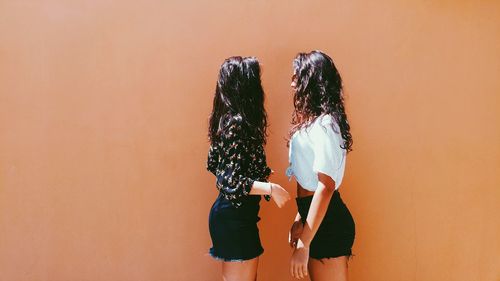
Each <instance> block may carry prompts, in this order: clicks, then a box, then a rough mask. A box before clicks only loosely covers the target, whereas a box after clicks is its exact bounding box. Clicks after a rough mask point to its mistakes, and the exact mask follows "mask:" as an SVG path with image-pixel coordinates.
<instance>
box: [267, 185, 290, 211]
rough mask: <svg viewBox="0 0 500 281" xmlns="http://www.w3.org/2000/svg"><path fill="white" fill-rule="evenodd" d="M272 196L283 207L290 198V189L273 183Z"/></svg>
mask: <svg viewBox="0 0 500 281" xmlns="http://www.w3.org/2000/svg"><path fill="white" fill-rule="evenodd" d="M271 198H273V200H274V202H275V203H276V205H278V207H279V208H281V207H283V206H284V205H285V203H286V202H287V201H288V200H290V194H288V191H286V190H285V189H284V188H283V187H281V186H280V185H279V184H275V183H271Z"/></svg>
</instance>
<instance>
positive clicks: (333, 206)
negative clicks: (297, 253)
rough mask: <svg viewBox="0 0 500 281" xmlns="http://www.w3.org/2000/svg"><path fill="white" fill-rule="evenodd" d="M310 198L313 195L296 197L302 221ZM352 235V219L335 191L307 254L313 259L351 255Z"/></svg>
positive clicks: (307, 209)
mask: <svg viewBox="0 0 500 281" xmlns="http://www.w3.org/2000/svg"><path fill="white" fill-rule="evenodd" d="M312 198H313V196H307V197H302V198H297V199H296V200H297V207H298V210H299V213H300V216H301V218H302V222H303V223H305V220H306V218H307V214H308V213H309V207H310V206H311V201H312ZM354 236H355V225H354V219H353V218H352V216H351V213H350V212H349V209H347V206H346V205H345V204H344V202H342V199H341V198H340V193H339V192H338V191H335V193H334V194H333V196H332V199H331V200H330V204H329V205H328V209H327V211H326V215H325V217H324V219H323V221H322V222H321V225H320V226H319V229H318V232H316V235H315V236H314V238H313V240H312V241H311V245H310V247H309V256H310V257H311V258H314V259H323V258H336V257H341V256H351V255H352V245H353V244H354Z"/></svg>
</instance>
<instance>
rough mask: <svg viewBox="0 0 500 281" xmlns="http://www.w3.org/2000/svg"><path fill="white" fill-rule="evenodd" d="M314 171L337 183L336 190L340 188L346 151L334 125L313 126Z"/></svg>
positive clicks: (318, 124)
mask: <svg viewBox="0 0 500 281" xmlns="http://www.w3.org/2000/svg"><path fill="white" fill-rule="evenodd" d="M313 126H314V127H313V128H312V130H311V134H312V140H313V153H314V161H313V171H314V172H315V173H322V174H326V175H328V176H329V177H331V178H332V179H333V180H334V181H335V189H337V188H338V187H339V186H340V182H341V181H342V177H343V169H342V162H343V161H344V153H345V152H344V151H343V149H342V148H341V147H340V142H339V135H338V134H337V133H335V132H334V130H333V127H332V123H330V122H328V123H323V124H320V123H319V122H318V123H317V124H314V125H313Z"/></svg>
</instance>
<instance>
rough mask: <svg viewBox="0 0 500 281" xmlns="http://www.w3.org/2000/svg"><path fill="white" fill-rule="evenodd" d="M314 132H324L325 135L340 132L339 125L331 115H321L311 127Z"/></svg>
mask: <svg viewBox="0 0 500 281" xmlns="http://www.w3.org/2000/svg"><path fill="white" fill-rule="evenodd" d="M311 129H312V130H313V131H323V132H324V133H331V132H337V131H338V125H337V121H336V120H335V118H334V117H333V116H332V115H330V114H325V115H321V116H319V117H318V118H316V120H314V122H313V124H312V125H311Z"/></svg>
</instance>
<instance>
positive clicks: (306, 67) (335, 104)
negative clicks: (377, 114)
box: [289, 51, 353, 152]
mask: <svg viewBox="0 0 500 281" xmlns="http://www.w3.org/2000/svg"><path fill="white" fill-rule="evenodd" d="M293 69H294V75H293V77H292V80H293V82H294V84H295V87H294V88H295V94H294V97H293V104H294V107H295V110H294V111H293V116H292V128H291V130H290V133H289V140H290V139H291V137H292V136H293V134H294V133H295V132H296V131H298V130H300V129H302V128H305V127H307V126H309V125H310V124H312V122H314V120H316V118H318V117H319V116H321V115H324V114H329V115H331V116H332V117H333V118H334V119H335V121H336V122H337V124H338V125H339V128H340V133H341V135H342V138H343V139H344V144H343V145H341V147H342V148H343V149H345V150H346V151H347V152H349V151H351V150H352V144H353V141H352V136H351V132H350V126H349V122H348V121H347V115H346V113H345V108H344V97H343V91H342V78H341V77H340V74H339V72H338V70H337V68H336V67H335V64H334V63H333V60H332V59H331V58H330V57H329V56H328V55H326V54H325V53H323V52H321V51H312V52H310V53H299V54H298V55H297V56H296V57H295V59H294V61H293Z"/></svg>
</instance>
